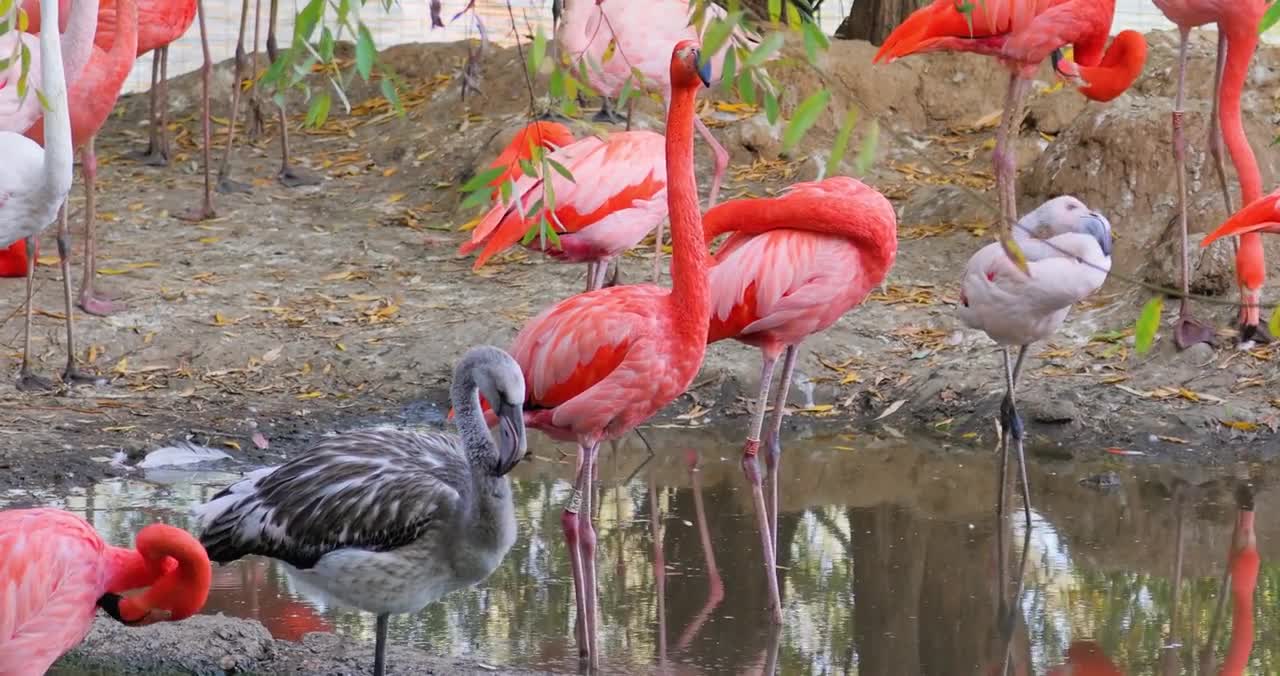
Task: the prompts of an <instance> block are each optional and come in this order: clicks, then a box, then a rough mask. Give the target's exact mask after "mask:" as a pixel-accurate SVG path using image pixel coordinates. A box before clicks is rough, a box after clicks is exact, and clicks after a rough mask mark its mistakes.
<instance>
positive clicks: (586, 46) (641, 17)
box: [556, 0, 755, 269]
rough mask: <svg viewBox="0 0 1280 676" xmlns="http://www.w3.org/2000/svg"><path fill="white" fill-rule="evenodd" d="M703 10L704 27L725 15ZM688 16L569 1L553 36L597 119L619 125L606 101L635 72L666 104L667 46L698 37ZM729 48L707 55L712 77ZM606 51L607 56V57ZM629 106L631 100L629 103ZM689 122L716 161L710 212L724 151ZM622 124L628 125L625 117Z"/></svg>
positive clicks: (744, 36)
mask: <svg viewBox="0 0 1280 676" xmlns="http://www.w3.org/2000/svg"><path fill="white" fill-rule="evenodd" d="M704 8H705V12H706V17H707V19H706V20H707V23H708V24H709V23H710V22H711V21H712V20H714V19H719V18H723V17H724V16H725V15H726V14H727V13H726V12H725V10H724V8H723V7H720V6H718V5H713V4H710V3H704ZM691 12H692V8H691V7H690V3H689V0H651V1H650V2H630V1H629V0H595V1H594V2H592V1H590V0H571V1H570V2H568V4H567V5H566V6H565V8H564V25H563V26H561V27H559V28H558V29H557V30H556V37H557V39H558V41H559V43H560V47H561V48H562V49H564V50H565V51H566V52H568V55H569V59H570V61H571V62H572V63H573V64H574V67H575V68H579V67H581V68H582V70H583V71H584V72H585V73H586V78H587V81H588V83H589V84H590V85H591V87H592V88H593V89H595V90H596V91H598V92H600V94H601V97H602V99H603V100H602V102H601V106H600V112H599V113H597V114H596V120H597V121H600V122H614V123H617V122H620V121H622V118H620V117H619V116H618V115H617V113H616V112H614V110H613V107H612V104H611V103H610V101H609V99H610V98H617V97H618V95H620V94H621V93H622V89H623V87H624V86H625V85H626V83H627V81H628V80H629V79H631V78H632V77H633V73H634V72H639V73H640V75H641V76H642V78H643V79H642V80H641V81H640V82H634V81H633V82H632V86H633V87H636V88H638V89H641V90H646V91H653V92H657V93H660V94H662V96H663V100H664V101H670V100H671V78H670V76H669V74H668V71H667V63H666V61H667V57H668V56H669V55H670V54H671V46H672V45H674V44H675V43H676V42H678V41H681V40H694V39H700V38H701V36H700V35H699V34H698V30H697V28H695V27H694V26H692V25H690V18H691V16H690V15H691ZM733 39H734V40H737V41H742V42H749V41H752V40H754V39H755V36H753V35H750V34H749V33H748V32H746V31H744V30H743V29H741V28H735V29H734V34H733ZM728 48H729V44H728V43H727V42H726V44H725V45H724V46H723V47H722V48H721V49H720V50H719V51H717V52H716V53H715V54H713V55H711V56H710V58H711V60H712V71H713V72H714V73H720V72H722V71H723V66H724V59H725V52H726V51H727V50H728ZM606 53H609V56H608V57H607V58H606ZM583 62H585V63H583ZM633 68H634V70H633ZM716 82H718V79H717V80H712V84H714V83H716ZM634 102H635V100H634V99H632V103H633V104H634ZM693 120H694V124H695V125H697V127H698V134H699V135H700V136H702V139H703V140H704V141H706V142H707V145H708V146H710V147H711V153H712V155H713V157H714V160H715V170H714V173H713V175H712V177H711V192H710V194H709V195H708V198H707V207H708V208H710V207H713V206H715V204H716V197H717V196H718V195H719V194H720V184H721V182H722V181H723V180H724V175H725V171H726V170H727V169H728V167H729V152H728V151H727V150H725V149H724V146H722V145H720V142H719V141H717V140H716V137H715V136H714V135H712V133H711V130H710V129H708V128H707V125H706V124H705V123H703V121H702V119H701V118H699V117H697V116H695V117H694V118H693ZM627 124H628V125H630V118H629V116H628V118H627ZM628 128H630V127H628ZM658 235H659V236H658V242H659V243H661V241H662V237H661V235H662V231H658ZM659 258H661V256H659ZM655 269H656V268H655Z"/></svg>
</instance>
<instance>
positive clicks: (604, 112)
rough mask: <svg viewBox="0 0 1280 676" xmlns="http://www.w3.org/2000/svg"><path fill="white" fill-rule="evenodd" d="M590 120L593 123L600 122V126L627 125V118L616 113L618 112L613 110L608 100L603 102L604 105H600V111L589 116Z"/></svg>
mask: <svg viewBox="0 0 1280 676" xmlns="http://www.w3.org/2000/svg"><path fill="white" fill-rule="evenodd" d="M591 119H592V121H594V122H600V123H602V124H626V123H627V116H626V115H622V114H620V113H618V111H616V110H614V109H613V105H612V104H611V103H610V102H609V99H605V100H604V103H602V104H601V105H600V110H598V111H596V114H595V115H593V116H591Z"/></svg>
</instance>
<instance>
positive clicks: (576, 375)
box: [511, 40, 711, 664]
mask: <svg viewBox="0 0 1280 676" xmlns="http://www.w3.org/2000/svg"><path fill="white" fill-rule="evenodd" d="M670 70H671V75H670V77H671V81H672V93H671V105H670V112H669V114H668V116H667V131H666V139H665V142H666V148H665V150H666V152H665V153H664V157H665V164H666V167H665V169H666V174H665V175H666V181H667V188H668V189H667V191H666V193H667V194H666V198H667V207H668V211H669V213H670V216H671V236H672V246H673V251H674V253H673V255H672V263H671V279H672V286H671V288H670V289H665V288H661V287H658V286H652V285H632V286H614V287H609V288H604V289H597V290H595V291H591V292H589V293H582V294H579V295H577V296H573V297H571V298H568V299H565V300H563V301H561V302H559V303H557V304H555V305H553V306H551V307H549V308H547V309H546V310H544V311H543V312H542V313H540V314H539V315H538V316H537V317H534V318H533V319H532V320H530V321H529V322H528V323H527V324H525V326H524V328H523V329H521V331H520V333H519V335H517V336H516V338H515V340H514V341H513V342H512V346H511V354H512V356H514V357H515V359H516V361H517V362H519V363H520V369H521V371H522V372H523V373H524V381H525V388H526V390H527V392H528V399H527V400H526V403H525V424H526V425H528V426H530V427H532V428H534V429H538V430H541V431H543V432H544V433H546V434H548V435H550V436H551V437H553V438H556V439H560V440H566V441H568V440H572V441H575V442H577V444H578V473H577V478H576V480H575V482H574V490H573V494H572V497H571V498H570V500H569V504H568V505H567V506H566V507H565V511H564V514H563V516H562V518H561V525H562V527H563V528H564V534H565V540H566V542H567V544H568V550H569V555H570V563H571V566H572V572H573V581H574V596H575V599H576V603H577V609H578V617H579V618H580V621H579V622H578V647H579V653H580V655H581V656H583V657H585V658H588V659H589V660H590V661H591V663H593V664H594V663H596V662H598V659H599V651H598V650H597V649H596V646H595V639H596V588H597V587H596V576H595V545H596V535H595V528H594V527H593V525H592V507H591V503H592V483H593V472H594V468H595V460H596V454H597V452H598V450H599V447H600V442H602V441H609V440H613V439H618V438H620V437H622V436H623V435H625V434H626V433H628V432H630V431H631V430H632V429H634V428H635V427H636V426H637V425H639V424H640V423H642V422H644V421H645V420H647V419H649V418H650V417H652V416H653V415H654V414H655V413H657V412H658V411H659V410H661V409H662V408H663V407H664V406H666V405H667V404H669V403H671V402H672V401H674V400H675V399H676V397H679V396H680V395H681V394H683V393H684V392H685V390H686V389H688V387H689V384H690V383H692V382H693V378H694V376H696V375H697V373H698V369H700V368H701V367H702V358H703V355H704V354H705V352H706V344H707V325H708V322H709V319H710V314H711V299H710V295H709V290H708V286H707V260H708V255H707V250H706V244H705V243H704V241H703V236H702V218H701V213H700V211H699V209H698V186H697V182H696V180H695V177H694V167H693V118H694V115H695V111H694V104H695V101H696V97H697V91H698V88H699V87H701V86H703V85H707V84H708V83H709V82H710V80H711V74H710V72H709V71H710V64H709V63H705V62H703V61H702V60H701V55H700V54H699V50H698V48H697V43H696V42H694V41H692V40H685V41H682V42H680V43H679V44H677V45H676V46H675V48H674V50H673V51H672V54H671V61H670ZM632 133H636V132H632ZM655 136H656V135H655ZM658 138H662V137H661V136H658ZM603 178H604V177H603V176H602V177H601V180H603ZM580 180H581V179H580Z"/></svg>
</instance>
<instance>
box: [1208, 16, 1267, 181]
mask: <svg viewBox="0 0 1280 676" xmlns="http://www.w3.org/2000/svg"><path fill="white" fill-rule="evenodd" d="M1257 46H1258V35H1257V32H1256V31H1254V30H1252V29H1250V30H1237V31H1232V32H1231V33H1229V34H1228V36H1227V62H1226V65H1225V67H1224V69H1223V71H1222V85H1221V87H1220V88H1219V90H1218V107H1219V109H1220V110H1221V115H1222V140H1223V141H1224V142H1225V143H1226V146H1227V152H1229V153H1231V163H1232V164H1234V165H1235V168H1236V175H1237V176H1238V177H1239V179H1240V199H1241V201H1242V202H1243V203H1244V204H1250V203H1252V202H1254V201H1255V200H1257V199H1258V198H1260V197H1262V174H1261V172H1259V171H1258V160H1257V158H1256V157H1255V156H1254V154H1253V148H1252V147H1250V145H1249V139H1248V137H1247V136H1246V135H1245V131H1244V119H1243V117H1242V116H1241V112H1240V96H1241V94H1243V92H1244V85H1245V80H1246V79H1247V78H1248V77H1249V63H1250V62H1251V61H1252V60H1253V52H1254V49H1255V48H1256V47H1257Z"/></svg>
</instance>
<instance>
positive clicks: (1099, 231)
mask: <svg viewBox="0 0 1280 676" xmlns="http://www.w3.org/2000/svg"><path fill="white" fill-rule="evenodd" d="M1085 230H1086V231H1088V233H1089V234H1090V235H1092V236H1093V238H1094V239H1096V240H1098V247H1099V248H1101V249H1102V253H1103V254H1104V255H1107V256H1110V255H1111V222H1110V221H1108V220H1107V217H1106V216H1103V215H1102V214H1089V219H1088V220H1087V221H1086V222H1085Z"/></svg>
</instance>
